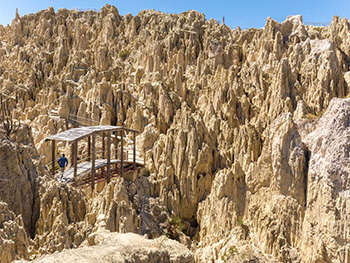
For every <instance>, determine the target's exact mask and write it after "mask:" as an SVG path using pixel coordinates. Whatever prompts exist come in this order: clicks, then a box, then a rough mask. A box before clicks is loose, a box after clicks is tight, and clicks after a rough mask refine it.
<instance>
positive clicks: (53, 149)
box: [51, 140, 56, 175]
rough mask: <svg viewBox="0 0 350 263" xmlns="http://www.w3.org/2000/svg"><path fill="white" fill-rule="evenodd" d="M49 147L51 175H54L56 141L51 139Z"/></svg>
mask: <svg viewBox="0 0 350 263" xmlns="http://www.w3.org/2000/svg"><path fill="white" fill-rule="evenodd" d="M51 148H52V155H51V157H52V158H51V160H52V168H51V172H52V175H55V148H56V141H54V140H52V141H51Z"/></svg>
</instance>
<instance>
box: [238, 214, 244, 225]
mask: <svg viewBox="0 0 350 263" xmlns="http://www.w3.org/2000/svg"><path fill="white" fill-rule="evenodd" d="M237 223H238V225H239V226H243V217H242V216H239V217H238V218H237Z"/></svg>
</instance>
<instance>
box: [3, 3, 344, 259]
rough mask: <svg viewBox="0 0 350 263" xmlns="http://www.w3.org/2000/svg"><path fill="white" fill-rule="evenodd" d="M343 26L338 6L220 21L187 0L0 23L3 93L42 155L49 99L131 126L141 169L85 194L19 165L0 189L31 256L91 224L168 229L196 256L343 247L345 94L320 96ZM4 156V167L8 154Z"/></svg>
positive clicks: (75, 113)
mask: <svg viewBox="0 0 350 263" xmlns="http://www.w3.org/2000/svg"><path fill="white" fill-rule="evenodd" d="M349 31H350V24H349V21H348V20H346V19H340V18H339V17H334V19H333V21H332V23H331V24H330V25H329V26H328V27H312V26H305V25H303V23H302V18H301V17H300V16H293V17H288V18H287V19H286V20H285V21H284V22H283V23H278V22H276V21H274V20H272V19H270V18H268V19H267V21H266V25H265V28H263V29H249V30H241V29H240V28H237V29H233V30H232V29H230V28H228V27H227V26H225V25H219V24H217V22H216V21H214V20H209V21H207V20H206V19H205V17H204V15H203V14H200V13H198V12H195V11H188V12H185V13H182V14H179V15H176V14H171V15H169V14H162V13H160V12H154V11H142V12H140V13H139V14H138V15H137V16H132V15H130V14H128V15H125V16H121V15H119V13H118V10H117V9H116V8H115V7H113V6H109V5H106V6H105V7H104V8H102V9H101V12H93V11H87V12H78V11H72V10H71V11H69V10H66V9H60V10H58V11H56V12H55V11H54V10H53V9H52V8H49V9H47V10H43V11H40V12H38V13H36V14H32V15H27V16H24V17H20V16H19V15H16V18H15V19H14V20H13V22H12V24H11V26H9V27H2V26H0V54H1V55H0V88H1V92H2V94H5V95H4V96H6V98H7V100H8V107H9V108H10V110H12V113H13V118H16V119H21V120H22V121H23V122H25V123H26V124H27V125H29V126H30V127H31V130H32V134H33V143H34V145H35V146H36V148H37V149H38V153H39V155H38V156H40V158H41V162H42V163H46V162H47V161H48V158H49V156H50V154H49V153H50V147H49V145H47V144H46V143H45V142H44V141H43V139H44V138H45V136H47V135H49V134H53V133H56V132H59V131H62V130H64V129H66V128H67V127H66V123H65V121H64V119H60V120H57V119H52V118H51V117H50V116H49V115H50V113H52V112H53V110H55V109H57V111H58V114H59V115H60V116H61V117H62V118H66V117H70V118H72V119H73V120H74V119H76V118H79V119H80V120H84V121H85V122H86V123H87V124H96V123H101V124H112V125H115V124H118V125H125V126H127V127H130V128H135V129H138V130H140V131H141V134H140V135H139V136H138V138H137V141H138V148H139V149H140V150H141V151H142V152H143V153H144V157H145V161H146V169H147V174H148V176H147V177H142V178H140V179H138V180H137V181H136V182H134V183H132V184H131V185H128V182H125V181H124V180H122V179H118V180H116V181H114V182H113V183H112V184H110V185H108V186H107V187H106V188H105V189H104V190H103V191H102V192H100V193H95V194H94V195H93V197H92V198H91V196H89V197H88V196H85V195H84V194H83V193H82V192H80V191H77V190H76V189H71V188H69V187H66V186H62V185H59V184H58V183H54V182H53V180H52V179H51V181H50V179H49V178H48V177H45V178H46V179H42V180H43V181H41V182H42V183H40V185H44V186H45V187H42V188H40V189H41V190H40V189H39V187H38V186H37V185H36V184H35V183H34V182H33V180H34V179H33V178H35V177H39V178H42V177H41V176H38V175H37V174H36V172H33V171H32V169H31V168H30V167H31V165H32V164H29V163H28V164H26V166H25V167H27V168H28V169H27V170H26V171H27V172H24V173H23V172H21V175H23V176H22V177H23V180H22V179H21V180H20V181H19V182H20V183H21V184H22V185H23V188H21V189H22V190H21V191H22V192H21V194H23V195H27V198H25V199H26V202H27V204H26V205H25V206H21V207H19V206H17V205H16V204H15V202H14V201H13V200H14V199H11V198H7V199H6V198H5V197H6V196H9V195H7V194H6V191H12V192H13V191H18V190H13V189H16V188H15V187H14V185H9V189H7V190H6V191H5V192H1V193H0V195H1V196H4V199H3V201H5V202H6V203H8V204H9V205H8V209H10V210H12V211H13V212H14V213H15V214H16V215H22V216H23V222H24V223H23V224H24V227H25V228H26V230H27V231H29V232H28V233H30V235H31V236H32V237H33V238H34V236H35V238H34V240H33V241H32V242H34V243H33V244H32V245H31V246H30V249H31V251H32V252H31V253H32V255H35V254H37V253H45V252H46V251H48V252H53V251H56V250H59V251H60V250H62V249H63V248H71V247H76V246H79V245H83V244H85V243H86V242H88V241H87V240H89V238H88V237H89V236H90V235H91V234H93V232H94V231H97V229H98V228H100V227H102V228H107V229H108V230H110V231H118V232H129V231H131V232H135V233H139V234H148V236H149V237H156V236H159V235H161V234H164V233H167V234H168V235H169V236H172V237H173V238H177V239H178V240H180V241H181V242H182V243H184V244H186V245H187V246H188V247H190V246H191V248H192V250H193V253H194V254H195V257H196V260H197V261H198V262H210V261H212V262H217V261H218V262H219V261H229V260H231V261H232V262H244V261H246V262H249V260H255V262H273V261H274V260H277V261H280V262H349V260H350V247H349V243H350V240H349V233H348V230H347V229H349V226H348V223H347V221H348V219H349V217H350V215H349V209H348V206H349V194H348V189H349V182H348V177H349V169H350V168H349V163H350V162H349V144H348V143H347V142H348V137H349V136H348V135H349V129H348V127H349V99H333V98H335V97H338V98H344V97H346V96H347V95H348V93H349V88H350V72H348V71H349V65H350V64H349V63H350V60H349V57H350V53H349V52H350V51H349V50H350V49H349V46H350V34H349ZM332 99H333V100H332ZM327 108H328V110H327V111H326V109H327ZM325 111H326V113H324V112H325ZM322 115H323V116H322ZM321 116H322V117H321ZM70 125H71V124H70ZM7 145H8V146H7ZM58 146H59V147H60V149H61V150H63V149H65V148H64V147H65V146H64V145H63V144H59V145H58ZM0 147H3V148H4V147H12V148H13V151H14V152H15V153H16V154H18V152H19V150H18V149H17V148H16V147H17V146H11V143H10V142H6V143H5V142H4V143H3V145H1V146H0ZM79 151H80V152H83V151H84V146H82V147H81V148H80V149H79ZM6 152H7V150H6ZM66 152H68V149H66ZM15 153H14V154H15ZM28 154H29V153H26V152H22V153H21V156H28ZM3 156H5V155H1V158H2V159H1V162H4V163H5V164H6V163H7V162H9V164H8V165H6V167H8V168H6V169H7V170H6V171H2V170H1V173H0V174H1V176H2V177H4V178H5V179H6V178H7V176H8V172H7V171H11V172H12V171H16V169H19V168H18V167H21V162H19V164H18V165H15V163H14V162H12V161H9V158H10V157H6V158H5V157H3ZM21 156H19V157H18V160H21V158H23V157H21ZM11 158H12V157H11ZM38 158H39V157H38ZM11 165H12V166H11ZM13 165H14V166H15V167H14V166H13ZM1 169H3V168H1ZM22 170H23V169H22ZM42 170H43V172H42V174H44V173H45V171H44V168H42ZM29 171H32V172H29ZM39 175H41V173H40V174H39ZM22 177H21V178H22ZM48 180H49V181H48ZM24 189H26V190H24ZM12 192H11V193H12ZM36 200H40V204H39V203H37V201H36ZM24 207H33V209H32V210H30V209H29V210H27V209H24ZM17 224H18V225H21V223H17ZM33 224H35V227H34V226H33ZM30 231H32V232H30ZM57 233H62V236H58V235H57ZM84 242H85V243H84ZM18 255H19V256H22V255H21V254H20V253H18Z"/></svg>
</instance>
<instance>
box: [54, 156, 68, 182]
mask: <svg viewBox="0 0 350 263" xmlns="http://www.w3.org/2000/svg"><path fill="white" fill-rule="evenodd" d="M57 163H58V165H59V166H60V169H61V177H60V180H62V177H63V174H64V169H65V168H66V166H68V160H67V158H66V157H65V155H64V153H63V154H62V156H61V158H59V159H58V161H57Z"/></svg>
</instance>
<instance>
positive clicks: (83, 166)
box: [57, 159, 144, 183]
mask: <svg viewBox="0 0 350 263" xmlns="http://www.w3.org/2000/svg"><path fill="white" fill-rule="evenodd" d="M120 163H121V161H120V160H116V159H111V164H120ZM107 164H108V162H107V159H96V160H95V169H96V170H100V169H102V168H104V167H106V166H107ZM124 164H125V166H127V165H128V164H133V161H132V160H125V161H124ZM136 165H137V166H143V165H144V162H143V160H141V159H136ZM77 168H78V169H77V174H78V178H77V179H78V180H79V179H82V178H84V177H86V176H89V175H90V174H91V171H92V162H91V161H85V162H82V163H79V164H78V165H77ZM114 170H115V169H114ZM57 178H58V180H59V181H60V182H62V183H69V182H73V181H74V167H68V169H67V168H66V169H65V171H64V173H63V176H62V173H61V171H59V172H57Z"/></svg>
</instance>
